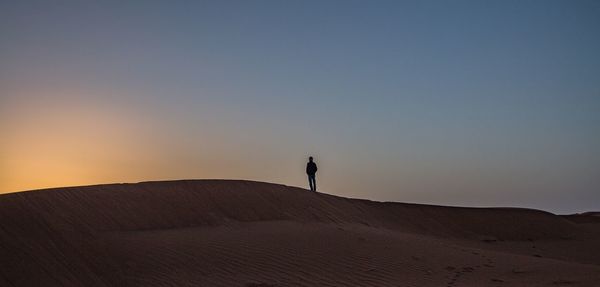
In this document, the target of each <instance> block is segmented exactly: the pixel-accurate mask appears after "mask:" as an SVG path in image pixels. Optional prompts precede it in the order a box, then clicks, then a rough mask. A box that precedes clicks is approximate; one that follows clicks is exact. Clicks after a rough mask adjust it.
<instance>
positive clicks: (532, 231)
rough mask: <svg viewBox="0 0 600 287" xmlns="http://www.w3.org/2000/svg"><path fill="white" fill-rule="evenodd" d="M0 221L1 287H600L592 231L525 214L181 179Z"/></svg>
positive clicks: (91, 192)
mask: <svg viewBox="0 0 600 287" xmlns="http://www.w3.org/2000/svg"><path fill="white" fill-rule="evenodd" d="M0 218H1V220H0V243H1V245H0V256H1V257H2V258H3V260H2V265H1V266H0V267H1V268H0V283H1V284H0V285H2V286H252V285H253V284H263V285H262V286H487V285H488V284H489V286H496V285H498V284H502V285H501V286H511V285H510V284H521V283H524V282H529V283H530V284H534V283H535V282H536V280H537V279H536V278H538V277H539V276H542V275H543V274H544V272H545V270H555V269H559V270H562V271H560V272H554V273H553V274H552V275H553V276H556V278H554V279H553V278H546V279H543V280H542V279H539V278H538V279H539V280H542V281H544V280H545V281H548V282H542V283H541V284H540V285H528V286H549V285H544V284H550V286H551V284H555V283H556V284H564V283H565V282H569V283H568V284H569V285H572V286H598V285H590V284H596V283H598V282H600V275H598V274H600V272H599V271H600V259H597V260H596V259H595V258H600V256H599V255H600V252H597V251H596V252H590V250H588V249H590V248H592V247H590V246H594V244H597V243H598V242H600V241H598V238H600V236H598V233H597V232H596V230H598V229H596V227H595V226H592V228H590V226H588V225H586V226H585V227H582V225H581V224H579V223H578V222H577V221H573V220H569V219H570V218H568V217H562V216H558V215H554V214H551V213H548V212H544V211H539V210H531V209H518V208H460V207H442V206H430V205H419V204H406V203H393V202H374V201H368V200H360V199H349V198H343V197H338V196H333V195H328V194H321V193H313V192H310V191H307V190H305V189H301V188H296V187H289V186H285V185H279V184H271V183H263V182H253V181H240V180H179V181H161V182H142V183H135V184H107V185H95V186H83V187H68V188H55V189H46V190H37V191H28V192H21V193H13V194H6V195H2V196H0ZM531 246H534V248H531ZM530 249H537V250H530ZM475 253H477V254H475ZM516 262H520V263H518V264H517V263H516ZM519 264H521V265H523V266H522V267H518V266H517V265H519ZM486 265H487V266H491V267H485V266H486ZM519 266H520V265H519ZM515 268H522V269H523V270H521V271H523V272H520V270H516V271H515ZM513 271H514V272H513ZM475 275H476V276H475ZM488 277H489V278H488ZM492 277H494V278H492ZM496 277H498V278H496ZM500 277H502V278H500ZM493 279H495V280H496V281H494V280H493ZM561 280H562V281H561ZM484 281H485V282H484ZM553 282H554V283H553ZM561 282H562V283H561ZM482 283H485V284H484V285H477V284H482ZM264 284H267V285H264ZM493 284H496V285H493ZM255 286H260V285H255ZM498 286H500V285H498ZM512 286H521V285H512Z"/></svg>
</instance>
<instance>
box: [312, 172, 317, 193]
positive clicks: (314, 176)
mask: <svg viewBox="0 0 600 287" xmlns="http://www.w3.org/2000/svg"><path fill="white" fill-rule="evenodd" d="M312 181H313V188H314V189H313V191H317V176H316V175H313V176H312Z"/></svg>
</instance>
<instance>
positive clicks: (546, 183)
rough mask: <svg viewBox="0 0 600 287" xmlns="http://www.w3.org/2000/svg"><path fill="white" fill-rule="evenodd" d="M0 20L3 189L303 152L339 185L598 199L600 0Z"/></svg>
mask: <svg viewBox="0 0 600 287" xmlns="http://www.w3.org/2000/svg"><path fill="white" fill-rule="evenodd" d="M99 2H102V3H99ZM0 35H1V38H0V39H1V41H0V133H1V134H0V193H2V192H13V191H21V190H28V189H37V188H44V187H55V186H66V185H81V184H95V183H112V182H137V181H144V180H162V179H181V178H242V179H252V180H260V181H269V182H278V183H283V184H287V185H296V186H303V187H304V186H306V185H307V183H306V178H305V174H304V166H305V162H306V159H307V157H308V156H309V155H313V156H314V157H315V158H316V162H317V164H318V165H319V173H318V175H317V185H318V186H319V189H320V190H321V191H323V192H328V193H332V194H336V195H341V196H347V197H360V198H369V199H374V200H386V201H402V202H417V203H428V204H442V205H460V206H519V207H532V208H539V209H545V210H548V211H552V212H556V213H571V212H580V211H587V210H600V151H599V147H600V2H598V1H572V0H564V1H551V0H541V1H523V0H518V1H505V0H498V1H480V0H476V1H22V0H19V1H16V0H15V1H2V2H0Z"/></svg>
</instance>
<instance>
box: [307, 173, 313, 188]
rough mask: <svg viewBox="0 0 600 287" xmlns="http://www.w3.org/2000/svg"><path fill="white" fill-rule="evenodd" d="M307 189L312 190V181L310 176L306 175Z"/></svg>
mask: <svg viewBox="0 0 600 287" xmlns="http://www.w3.org/2000/svg"><path fill="white" fill-rule="evenodd" d="M308 187H310V190H313V181H312V176H310V174H309V175H308Z"/></svg>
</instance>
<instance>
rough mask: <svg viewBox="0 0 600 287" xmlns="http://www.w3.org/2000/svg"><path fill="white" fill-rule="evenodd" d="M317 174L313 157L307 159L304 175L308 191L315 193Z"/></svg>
mask: <svg viewBox="0 0 600 287" xmlns="http://www.w3.org/2000/svg"><path fill="white" fill-rule="evenodd" d="M316 173H317V164H316V163H315V162H314V161H313V157H312V156H311V157H309V158H308V163H307V164H306V174H307V175H308V186H309V187H310V190H312V191H317V181H316V180H315V174H316Z"/></svg>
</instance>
